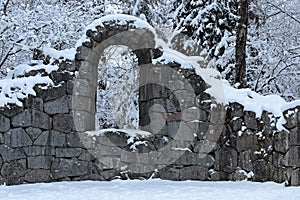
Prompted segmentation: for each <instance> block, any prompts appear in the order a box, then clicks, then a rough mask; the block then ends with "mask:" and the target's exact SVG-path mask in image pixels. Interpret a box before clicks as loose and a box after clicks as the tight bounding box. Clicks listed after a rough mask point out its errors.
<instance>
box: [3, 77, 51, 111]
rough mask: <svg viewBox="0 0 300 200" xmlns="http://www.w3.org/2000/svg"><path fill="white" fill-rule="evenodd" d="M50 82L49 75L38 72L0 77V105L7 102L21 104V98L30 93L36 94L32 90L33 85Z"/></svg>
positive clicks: (4, 104)
mask: <svg viewBox="0 0 300 200" xmlns="http://www.w3.org/2000/svg"><path fill="white" fill-rule="evenodd" d="M52 83H53V82H52V80H51V79H50V78H49V77H47V76H43V77H42V76H41V75H40V74H37V75H35V76H29V77H22V78H14V79H10V78H5V79H0V107H4V106H6V105H8V104H15V105H17V106H22V105H23V104H22V102H21V101H20V100H21V99H25V98H27V97H28V95H30V94H31V95H33V96H35V95H36V93H35V91H34V90H33V87H34V86H35V85H37V84H46V85H51V84H52Z"/></svg>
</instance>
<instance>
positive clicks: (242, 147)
mask: <svg viewBox="0 0 300 200" xmlns="http://www.w3.org/2000/svg"><path fill="white" fill-rule="evenodd" d="M257 144H258V143H257V137H256V135H255V134H254V133H253V132H251V131H249V130H247V131H246V132H244V133H243V134H242V135H241V136H238V137H237V138H236V148H237V150H238V152H241V151H247V150H255V149H257Z"/></svg>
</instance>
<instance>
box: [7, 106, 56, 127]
mask: <svg viewBox="0 0 300 200" xmlns="http://www.w3.org/2000/svg"><path fill="white" fill-rule="evenodd" d="M12 125H13V127H29V126H32V127H36V128H41V129H50V128H51V119H50V117H49V116H48V115H47V114H46V113H43V112H41V111H39V110H30V109H27V110H25V111H23V112H21V113H19V114H18V115H16V116H15V117H13V118H12Z"/></svg>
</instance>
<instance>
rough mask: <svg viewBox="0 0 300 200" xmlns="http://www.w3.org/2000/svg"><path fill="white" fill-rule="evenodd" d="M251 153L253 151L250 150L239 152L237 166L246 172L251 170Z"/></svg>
mask: <svg viewBox="0 0 300 200" xmlns="http://www.w3.org/2000/svg"><path fill="white" fill-rule="evenodd" d="M252 154H253V152H252V151H251V150H247V151H243V152H240V155H239V157H238V166H239V167H240V168H242V169H244V170H246V171H248V172H250V171H253V164H252V160H253V157H252Z"/></svg>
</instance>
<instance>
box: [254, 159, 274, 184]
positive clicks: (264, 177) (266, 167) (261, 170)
mask: <svg viewBox="0 0 300 200" xmlns="http://www.w3.org/2000/svg"><path fill="white" fill-rule="evenodd" d="M253 173H254V176H253V180H254V181H260V182H265V181H268V180H271V179H272V177H273V167H272V164H271V163H270V162H267V161H265V160H263V159H259V160H255V161H253Z"/></svg>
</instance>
